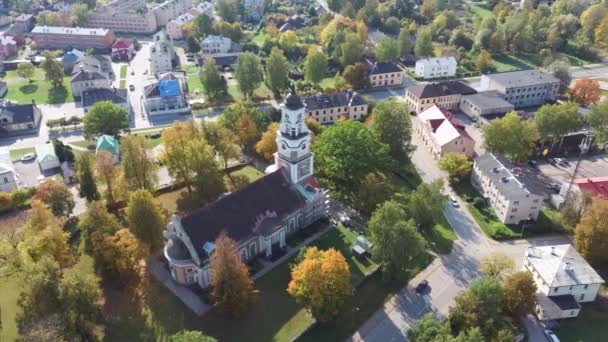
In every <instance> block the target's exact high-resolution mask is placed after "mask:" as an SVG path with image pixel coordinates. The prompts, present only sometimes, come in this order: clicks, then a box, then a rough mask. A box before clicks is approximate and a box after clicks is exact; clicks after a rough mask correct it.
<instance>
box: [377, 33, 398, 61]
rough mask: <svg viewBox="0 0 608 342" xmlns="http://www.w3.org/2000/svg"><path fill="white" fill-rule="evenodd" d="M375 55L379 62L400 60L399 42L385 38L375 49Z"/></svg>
mask: <svg viewBox="0 0 608 342" xmlns="http://www.w3.org/2000/svg"><path fill="white" fill-rule="evenodd" d="M374 55H375V56H376V59H378V60H379V61H394V60H396V59H397V58H399V42H397V40H395V39H392V38H388V37H384V38H382V39H381V40H380V42H378V45H376V47H375V48H374Z"/></svg>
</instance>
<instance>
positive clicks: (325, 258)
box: [287, 247, 353, 322]
mask: <svg viewBox="0 0 608 342" xmlns="http://www.w3.org/2000/svg"><path fill="white" fill-rule="evenodd" d="M287 292H289V294H290V295H291V296H293V297H294V298H295V299H296V301H297V302H298V303H300V304H303V305H304V306H305V307H306V308H307V309H308V310H309V311H310V312H311V313H312V315H313V316H314V317H315V318H316V319H317V320H319V321H322V322H326V321H329V320H331V319H332V318H334V317H335V316H336V315H337V314H338V309H339V307H340V306H341V305H342V304H344V301H345V300H346V299H347V298H348V297H349V296H352V294H353V288H352V287H351V284H350V269H349V268H348V264H347V263H346V259H344V256H343V255H342V254H341V253H340V252H338V251H337V250H335V249H333V248H330V249H328V250H325V251H322V250H319V249H318V248H316V247H310V248H308V249H307V250H306V251H305V252H304V256H303V258H302V261H300V263H298V264H297V265H296V266H294V267H293V268H292V270H291V281H290V282H289V286H288V288H287Z"/></svg>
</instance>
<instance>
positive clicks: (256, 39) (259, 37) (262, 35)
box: [251, 30, 268, 47]
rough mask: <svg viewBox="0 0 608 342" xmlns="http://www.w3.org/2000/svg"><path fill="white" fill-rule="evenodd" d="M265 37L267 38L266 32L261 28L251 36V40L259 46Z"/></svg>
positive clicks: (262, 43)
mask: <svg viewBox="0 0 608 342" xmlns="http://www.w3.org/2000/svg"><path fill="white" fill-rule="evenodd" d="M266 38H268V35H267V34H266V32H264V30H261V31H260V32H258V34H256V35H255V36H254V37H253V39H252V40H251V42H252V43H254V44H255V45H257V46H259V47H261V46H262V45H264V41H266Z"/></svg>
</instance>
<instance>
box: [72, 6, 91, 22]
mask: <svg viewBox="0 0 608 342" xmlns="http://www.w3.org/2000/svg"><path fill="white" fill-rule="evenodd" d="M88 16H89V7H88V6H87V5H86V4H74V5H73V6H72V9H71V10H70V18H71V19H72V23H74V24H75V25H76V26H85V25H86V24H87V19H88Z"/></svg>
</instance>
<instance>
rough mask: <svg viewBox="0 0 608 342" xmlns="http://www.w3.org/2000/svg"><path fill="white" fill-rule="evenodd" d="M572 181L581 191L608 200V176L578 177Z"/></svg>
mask: <svg viewBox="0 0 608 342" xmlns="http://www.w3.org/2000/svg"><path fill="white" fill-rule="evenodd" d="M574 183H575V184H576V185H578V187H579V189H581V191H585V192H588V193H590V194H592V195H594V196H598V197H600V198H602V199H605V200H608V177H595V178H579V179H575V180H574Z"/></svg>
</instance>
